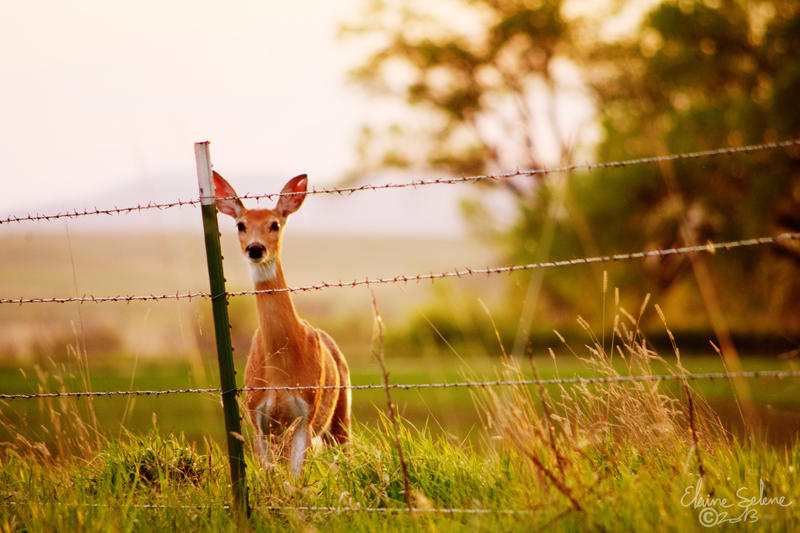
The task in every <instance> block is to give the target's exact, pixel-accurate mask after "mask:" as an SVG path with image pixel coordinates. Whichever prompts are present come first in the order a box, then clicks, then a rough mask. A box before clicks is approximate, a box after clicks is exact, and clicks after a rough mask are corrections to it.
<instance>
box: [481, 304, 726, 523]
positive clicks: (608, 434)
mask: <svg viewBox="0 0 800 533" xmlns="http://www.w3.org/2000/svg"><path fill="white" fill-rule="evenodd" d="M647 303H648V302H647V300H645V302H644V304H643V305H642V307H641V309H640V310H639V313H638V316H633V315H631V314H630V313H628V312H626V311H625V310H624V309H621V308H619V307H617V312H616V313H615V316H614V319H613V329H612V332H611V333H612V335H611V339H609V340H608V341H609V346H610V347H611V348H610V350H609V351H606V348H605V346H604V340H605V339H602V340H600V339H597V338H596V337H595V336H594V335H593V334H592V331H591V329H590V328H589V324H588V323H587V322H586V321H585V320H583V319H582V318H580V317H579V318H578V323H579V324H580V325H581V326H582V327H583V328H584V330H585V331H586V333H587V335H588V336H589V339H590V343H588V344H587V345H586V346H585V349H586V352H585V355H579V354H577V353H576V352H575V351H574V350H573V349H572V348H571V347H569V346H568V345H567V344H566V342H563V339H562V342H563V344H564V346H566V347H567V349H568V350H569V351H570V352H572V353H573V354H574V355H575V356H576V357H578V358H580V359H581V360H582V361H583V363H584V364H585V366H586V368H587V370H590V371H591V373H592V374H593V375H599V376H604V377H617V376H621V375H652V374H659V373H672V374H677V373H687V371H686V369H685V368H684V367H683V365H682V364H681V361H680V353H679V352H678V350H677V346H675V350H674V351H675V359H676V363H674V364H671V363H670V362H668V361H667V360H665V359H664V358H662V357H661V356H659V355H658V354H657V353H656V352H655V351H654V350H653V349H652V348H651V347H650V345H649V344H648V343H647V341H646V340H645V338H644V336H643V335H642V332H641V330H640V329H639V323H640V321H641V318H642V315H643V314H644V312H645V311H646V306H647ZM657 311H658V312H659V313H660V309H657ZM667 331H668V332H669V330H668V329H667ZM669 335H670V336H671V333H669ZM559 338H561V337H560V336H559ZM530 359H531V368H532V370H533V372H534V379H537V380H538V379H539V373H538V370H537V368H536V365H535V364H534V361H533V357H530ZM503 374H504V375H503V376H502V378H503V379H509V380H513V379H520V378H522V377H524V376H523V375H522V372H521V371H520V369H519V366H518V365H516V364H515V363H514V362H513V361H511V360H507V361H506V365H505V369H504V372H503ZM682 387H683V390H684V392H685V393H686V405H685V406H684V405H683V404H682V403H681V402H680V400H679V399H677V398H676V397H674V396H673V395H671V394H669V393H668V391H666V390H665V389H666V386H665V385H664V384H662V383H659V382H657V381H652V382H644V381H642V382H619V383H604V384H602V385H594V384H580V385H576V386H573V387H565V386H563V385H562V386H559V387H558V388H557V389H555V390H554V389H553V388H548V387H545V386H543V385H542V384H541V383H540V384H539V385H537V386H536V389H537V391H538V398H537V399H534V397H533V396H532V394H531V389H530V388H529V387H525V386H519V387H510V388H507V389H504V390H498V389H489V390H481V391H476V393H475V396H474V398H475V401H476V404H477V405H478V407H479V411H480V412H481V413H482V414H483V415H484V416H485V417H486V421H487V426H488V427H489V428H491V429H492V430H494V431H495V432H496V433H497V434H498V435H499V436H501V437H502V438H503V440H504V441H505V442H507V443H509V444H510V445H511V446H512V447H513V448H514V449H516V450H517V452H518V453H520V455H521V456H522V457H524V458H527V460H529V461H530V463H531V464H532V465H533V466H534V467H535V469H536V470H537V471H539V472H540V473H541V474H542V475H543V477H544V479H545V480H546V482H547V484H549V485H551V486H553V487H555V488H556V489H557V490H558V491H559V492H560V493H561V494H563V495H564V496H565V497H567V499H568V500H569V501H570V505H571V506H572V508H573V510H578V509H580V508H581V507H582V506H584V503H585V502H581V501H579V498H583V497H586V496H588V495H589V494H590V493H591V492H592V487H593V486H595V485H596V482H597V478H598V476H597V475H595V476H594V479H593V480H590V481H587V480H586V479H585V478H586V476H585V463H586V460H589V461H591V460H592V458H593V457H598V456H603V457H605V458H607V460H608V464H609V465H610V469H612V470H613V469H614V468H615V465H616V464H619V461H621V460H622V459H623V458H624V457H629V454H630V452H634V453H636V454H638V455H639V456H641V457H648V456H650V457H652V456H653V455H652V453H658V451H659V450H674V449H681V447H687V446H688V447H689V449H690V450H691V451H694V453H695V454H696V456H697V459H698V469H699V471H700V474H701V475H704V474H705V469H704V466H703V462H702V456H701V452H702V449H703V448H712V447H714V446H715V445H716V444H718V443H721V442H723V441H725V440H726V438H727V437H726V434H725V431H724V430H723V429H722V426H721V424H720V423H719V420H718V419H717V418H716V416H715V415H714V414H713V413H712V412H711V410H710V408H709V407H708V405H707V404H706V403H705V402H704V401H703V400H702V398H699V397H697V395H696V394H693V393H692V391H691V388H690V387H689V384H688V382H686V381H685V380H684V381H683V382H682ZM554 472H558V473H559V474H560V475H559V476H558V477H557V476H556V475H555V474H554ZM559 478H560V479H559ZM539 479H540V480H541V479H542V476H539ZM576 495H579V496H576Z"/></svg>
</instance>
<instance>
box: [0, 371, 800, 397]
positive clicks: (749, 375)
mask: <svg viewBox="0 0 800 533" xmlns="http://www.w3.org/2000/svg"><path fill="white" fill-rule="evenodd" d="M740 378H743V379H788V378H800V370H753V371H744V372H703V373H697V374H654V375H640V376H598V377H574V378H548V379H519V380H489V381H456V382H451V383H448V382H441V383H390V384H389V385H388V387H389V388H390V389H399V390H419V389H459V388H485V387H505V386H523V385H598V384H609V383H638V382H655V381H659V382H661V381H684V380H686V381H701V380H710V381H713V380H723V379H740ZM385 387H386V385H384V384H383V383H371V384H365V385H350V386H347V385H302V386H280V387H270V386H264V387H241V388H237V389H236V391H237V392H249V391H302V390H341V389H350V390H376V389H383V388H385ZM219 392H220V390H219V389H215V388H205V389H165V390H127V391H76V392H42V393H17V394H0V400H33V399H46V398H64V397H66V398H70V397H103V396H162V395H167V394H191V393H219Z"/></svg>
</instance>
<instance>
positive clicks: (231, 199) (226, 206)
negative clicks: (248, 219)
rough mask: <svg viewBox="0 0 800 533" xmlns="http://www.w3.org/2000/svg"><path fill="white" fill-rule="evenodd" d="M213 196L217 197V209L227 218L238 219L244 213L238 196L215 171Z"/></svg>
mask: <svg viewBox="0 0 800 533" xmlns="http://www.w3.org/2000/svg"><path fill="white" fill-rule="evenodd" d="M213 177H214V196H216V197H217V209H219V211H220V212H221V213H225V214H226V215H228V216H229V217H233V218H239V215H241V214H242V213H243V212H244V204H242V201H241V200H239V195H237V194H236V191H234V190H233V187H231V184H230V183H228V182H227V181H225V178H223V177H222V176H220V175H219V174H218V173H217V171H216V170H215V171H214V174H213Z"/></svg>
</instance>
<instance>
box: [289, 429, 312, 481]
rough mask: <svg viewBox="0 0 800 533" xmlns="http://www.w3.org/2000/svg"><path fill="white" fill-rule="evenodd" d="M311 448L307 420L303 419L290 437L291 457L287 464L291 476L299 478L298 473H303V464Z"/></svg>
mask: <svg viewBox="0 0 800 533" xmlns="http://www.w3.org/2000/svg"><path fill="white" fill-rule="evenodd" d="M310 446H311V430H310V428H309V425H308V419H307V418H303V419H302V420H300V424H299V425H298V427H297V429H296V430H295V432H294V435H292V444H291V448H292V450H291V456H290V458H289V464H290V466H291V469H292V475H293V476H294V477H299V476H300V472H302V471H303V463H304V462H305V460H306V453H307V451H308V448H309V447H310Z"/></svg>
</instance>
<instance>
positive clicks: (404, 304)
mask: <svg viewBox="0 0 800 533" xmlns="http://www.w3.org/2000/svg"><path fill="white" fill-rule="evenodd" d="M178 243H179V244H178ZM0 245H3V249H4V250H7V251H8V252H9V253H7V254H4V256H3V257H2V262H0V273H2V276H1V277H0V290H2V294H3V295H4V296H23V295H24V296H61V295H67V296H68V295H74V294H83V293H88V294H97V295H109V294H149V293H175V292H176V290H177V291H179V292H186V291H196V290H204V288H205V279H204V276H205V272H204V270H203V268H202V264H203V262H202V261H203V258H202V249H201V246H202V244H201V243H200V242H198V240H197V239H196V238H195V237H191V236H187V235H183V236H176V235H170V234H154V235H138V236H134V235H129V234H121V235H114V234H106V235H71V236H70V237H69V239H66V238H65V236H64V235H52V234H51V235H25V234H22V233H20V234H18V235H17V234H12V235H10V236H6V237H4V238H3V242H2V243H0ZM225 246H226V250H225V252H224V253H225V255H226V256H228V257H235V255H236V250H235V249H234V248H233V247H232V243H231V242H229V241H226V242H225ZM284 255H285V261H286V263H287V271H288V272H290V283H291V284H298V285H299V284H305V283H312V282H316V281H320V280H321V279H325V280H329V281H330V280H339V279H343V280H351V279H357V278H361V277H364V276H367V275H368V276H370V277H377V276H382V275H395V274H398V273H408V272H416V271H418V270H419V269H422V268H424V269H426V270H437V269H438V270H447V269H451V268H454V267H457V266H466V265H480V264H491V263H493V262H494V261H495V260H494V259H493V255H492V253H491V252H490V251H489V250H487V249H486V248H484V247H481V246H478V245H475V244H473V243H464V242H442V241H435V240H423V239H416V240H410V239H409V240H402V239H401V240H397V239H395V240H393V241H392V242H386V241H384V240H381V239H373V240H363V239H355V238H351V239H347V238H338V239H334V238H320V237H304V236H293V237H292V238H289V239H287V244H286V249H285V250H284ZM153 257H157V258H158V260H156V261H154V260H153ZM322 258H324V264H325V272H324V275H320V267H319V265H320V262H321V261H322V260H323V259H322ZM353 264H356V265H358V266H357V267H356V268H355V269H354V268H353V266H352V265H353ZM187 265H192V267H191V268H189V267H188V266H187ZM197 265H201V266H200V267H198V266H197ZM226 269H227V276H228V278H229V280H230V287H231V288H233V289H237V288H247V287H248V283H247V279H246V272H245V269H244V267H243V265H240V264H238V261H229V262H228V263H226ZM460 283H462V285H459V291H462V292H463V294H465V295H467V296H465V297H467V298H469V297H472V296H469V295H473V294H474V295H477V296H475V297H476V298H477V297H478V296H479V297H480V298H481V299H482V301H485V302H487V306H488V307H490V308H491V307H492V306H493V304H494V303H495V301H496V300H495V298H496V296H497V293H498V292H499V290H498V289H499V287H500V286H501V285H499V283H501V281H498V280H496V279H481V280H478V279H475V280H461V281H460ZM375 294H376V298H377V301H378V304H379V306H380V309H381V312H382V313H383V314H384V318H385V319H386V323H387V326H388V328H389V333H391V331H392V329H393V328H397V329H402V327H403V324H404V320H405V319H406V318H407V316H408V315H409V314H415V313H419V314H420V315H422V316H423V318H424V315H425V311H424V305H423V304H424V303H425V302H427V301H428V300H429V299H430V298H432V296H431V289H430V285H428V284H411V285H409V286H408V287H405V288H403V287H384V288H377V289H376V290H375ZM369 301H370V293H369V291H367V290H365V289H363V290H362V289H358V290H350V289H332V290H330V291H321V292H318V293H311V294H303V295H299V297H298V298H297V303H298V307H299V309H300V312H301V314H303V316H306V317H309V318H310V320H311V321H312V322H314V323H316V324H319V325H323V326H324V327H325V328H326V329H328V330H329V331H331V332H332V333H333V334H334V336H335V337H336V338H337V340H338V341H339V342H340V344H341V345H342V347H343V348H344V351H345V353H346V354H347V355H348V358H349V360H350V364H351V367H352V371H353V377H352V380H353V383H354V384H376V383H380V382H381V374H380V371H379V369H378V367H377V365H376V362H375V360H374V358H373V357H372V355H371V349H372V348H371V347H372V343H371V337H372V321H373V316H372V313H371V311H370V308H369ZM249 304H251V302H248V301H247V300H246V299H245V298H242V299H239V300H236V299H234V300H232V305H231V313H232V318H233V323H234V329H233V332H234V344H235V346H236V354H237V357H236V364H237V368H238V369H239V372H240V375H241V369H242V367H243V364H244V357H243V353H244V352H246V350H247V344H248V338H249V334H250V331H251V328H252V327H253V325H254V324H253V317H252V309H250V307H249ZM207 305H208V304H207V302H205V301H203V300H200V301H192V302H185V301H179V302H175V301H165V302H148V303H131V304H91V305H88V304H84V305H77V304H63V305H52V304H31V305H23V306H10V305H6V306H3V307H2V308H0V313H2V314H0V319H1V320H2V322H1V323H0V329H1V330H2V331H0V333H2V337H3V338H4V339H5V340H4V342H5V344H4V345H3V346H2V347H0V349H2V353H3V354H4V361H3V362H2V364H0V391H1V392H3V393H23V392H24V393H28V392H38V391H44V390H54V391H55V390H88V389H90V390H95V391H105V390H147V389H150V390H158V389H169V388H189V387H197V388H205V387H211V388H213V387H215V386H217V385H218V384H217V378H216V370H215V361H214V358H213V351H212V344H211V339H209V338H208V333H207V332H208V331H210V322H209V320H208V316H207V315H208V314H209V310H208V308H207ZM486 320H487V322H490V318H488V317H487V319H486ZM629 327H630V330H631V331H634V332H635V325H634V324H629ZM618 336H619V339H618V343H619V344H620V345H623V346H625V347H626V350H627V351H626V353H627V354H628V357H627V358H626V359H622V358H619V357H616V356H614V357H611V358H608V354H606V353H605V352H606V350H607V349H608V348H609V345H610V338H608V339H605V340H603V341H600V342H597V343H595V342H594V341H593V340H592V337H591V333H590V332H589V331H587V332H586V337H585V339H584V340H583V341H582V342H579V343H572V341H570V343H571V344H570V345H571V348H568V347H566V346H564V345H563V344H562V343H561V342H560V341H559V340H558V338H557V337H556V336H555V335H553V338H552V348H553V350H554V353H555V354H556V357H555V358H551V357H550V356H548V355H547V353H546V352H543V351H537V353H536V354H535V356H534V358H533V362H534V364H535V366H536V369H537V370H538V373H539V375H540V377H542V378H551V377H572V376H575V375H580V376H592V375H597V374H598V373H600V374H602V375H626V374H629V373H638V374H642V373H669V372H674V371H676V368H677V367H676V364H677V361H676V360H675V356H674V354H672V353H670V352H669V351H666V352H662V353H661V356H662V357H663V358H664V360H661V359H658V358H654V354H652V353H651V352H649V348H645V347H644V345H640V344H639V342H640V341H641V338H640V334H639V333H638V332H637V333H635V335H633V336H632V337H628V338H623V337H625V335H624V334H623V333H622V332H618ZM584 344H585V345H588V346H584ZM414 346H416V345H413V344H408V345H404V344H403V343H400V342H394V343H393V344H392V343H389V344H388V345H387V350H386V352H385V359H386V364H387V367H388V369H389V372H390V375H389V380H390V382H392V383H431V382H454V381H463V380H465V379H481V380H483V379H496V378H497V377H499V376H501V377H502V376H506V377H508V376H511V377H514V376H517V377H520V376H524V377H528V378H529V377H531V376H532V368H531V366H530V365H529V362H528V361H516V364H518V365H519V366H520V367H521V369H520V370H518V371H509V368H508V366H507V365H506V364H505V362H504V361H503V360H502V359H501V358H500V357H499V354H500V352H501V351H502V347H501V346H500V344H499V343H496V344H494V345H489V346H480V347H475V346H465V345H453V346H450V347H447V346H441V345H433V344H432V345H426V346H423V347H422V349H419V350H418V351H415V348H414ZM571 350H574V352H575V353H572V352H571ZM512 362H513V361H512ZM743 363H744V367H745V369H748V370H750V369H752V370H758V369H765V368H769V369H783V370H795V369H796V368H795V365H794V362H793V360H792V359H787V360H775V359H774V358H767V357H764V356H761V357H759V356H757V355H756V356H751V357H747V358H746V359H745V360H744V361H743ZM682 364H683V365H684V366H685V367H686V369H687V370H689V371H691V372H709V371H720V370H724V368H723V366H722V364H721V363H720V361H719V359H718V358H717V357H715V356H714V354H713V352H712V351H711V350H709V351H708V352H706V353H698V354H691V355H685V354H684V357H683V360H682ZM509 372H511V373H510V374H509ZM749 385H750V388H751V391H752V394H753V397H754V404H755V406H756V407H757V411H758V414H759V418H760V420H761V423H760V424H759V426H758V427H757V428H754V427H752V426H750V427H749V430H747V431H746V430H745V427H744V425H743V423H742V417H741V415H740V413H739V409H738V407H737V405H736V403H735V401H734V394H733V391H732V389H731V385H730V384H729V383H728V382H725V381H698V382H692V383H691V386H692V390H693V392H692V397H693V398H694V404H693V405H694V406H696V407H690V406H689V405H688V404H687V401H686V399H687V397H686V391H685V390H684V388H683V386H682V384H681V383H662V384H659V385H658V386H655V385H652V384H641V386H639V385H619V386H613V387H612V386H589V387H575V388H565V389H561V388H559V387H556V386H548V387H546V388H545V389H544V391H539V390H538V389H537V388H535V387H530V388H514V387H504V388H497V389H485V390H484V389H480V390H467V389H428V390H409V391H404V390H393V391H392V399H393V401H394V403H395V404H396V405H397V407H398V411H399V414H400V416H401V421H402V425H401V439H400V440H401V444H402V446H403V450H404V455H405V458H406V463H407V467H408V476H409V486H410V488H411V491H410V493H409V494H408V500H407V498H406V496H407V494H406V491H405V489H404V482H403V476H402V474H401V472H402V469H401V468H400V463H399V458H398V455H397V453H396V442H395V441H394V437H393V432H392V430H391V423H390V421H389V420H388V419H387V418H386V414H385V413H386V398H385V393H384V391H382V390H374V391H354V395H353V398H354V409H353V411H354V418H355V419H356V428H355V431H354V436H353V441H354V442H353V444H352V445H351V447H350V448H349V449H348V450H347V451H344V452H343V451H342V450H337V449H333V450H320V451H318V452H317V453H315V454H313V456H312V458H311V460H310V462H309V464H308V466H307V468H306V470H305V473H304V476H303V478H302V479H299V480H295V479H293V478H292V477H291V475H290V474H289V473H288V472H287V471H286V469H285V468H284V465H283V464H279V465H278V466H277V467H276V468H274V469H273V470H269V471H265V470H264V469H263V468H262V467H260V466H259V465H256V464H254V463H253V458H252V456H251V455H250V447H249V438H248V439H247V440H246V441H247V442H248V444H247V450H248V461H249V464H248V476H249V478H248V484H249V486H250V490H251V504H252V508H253V514H252V517H251V524H252V525H253V527H254V528H255V529H257V530H273V529H277V528H287V527H289V528H292V529H303V530H308V531H314V530H337V531H338V530H359V531H385V530H403V529H408V530H418V529H423V528H430V529H432V530H437V529H442V530H448V531H449V530H465V531H466V530H475V529H479V530H482V529H486V530H519V531H530V530H536V529H539V528H542V529H545V530H561V531H574V530H583V529H597V530H602V529H605V530H614V531H616V530H623V531H626V530H630V531H633V530H636V531H641V530H650V529H653V530H665V531H667V530H670V531H673V530H681V531H684V530H693V529H698V530H699V529H703V528H702V527H701V524H700V522H699V516H700V514H701V512H705V513H706V516H708V515H709V513H712V511H713V512H716V513H717V514H716V515H715V516H716V519H717V523H718V524H719V526H720V527H722V528H725V527H728V528H730V527H735V525H734V524H733V523H729V521H730V520H732V519H735V518H737V517H739V518H741V521H745V522H749V523H750V527H751V528H752V529H754V530H764V531H782V530H792V529H796V528H797V527H798V525H800V512H798V508H797V506H796V505H794V504H792V505H781V504H780V503H778V502H777V501H776V500H774V499H773V500H769V501H768V502H766V503H765V502H762V501H761V500H758V501H757V502H755V503H753V502H750V504H751V505H749V507H748V506H747V505H744V506H741V505H739V504H740V503H742V501H740V499H739V496H737V492H736V491H737V490H739V489H743V491H740V494H745V495H748V496H753V495H755V496H758V494H759V490H760V487H761V483H762V482H763V484H764V486H765V489H764V491H765V494H766V495H767V496H769V497H770V498H779V497H781V496H783V497H785V500H782V501H783V502H784V503H787V502H790V501H791V502H794V501H797V499H798V497H800V485H799V484H798V483H797V482H796V481H797V473H796V468H797V464H798V458H800V445H798V444H797V439H796V437H797V431H798V427H800V400H798V397H797V395H796V392H795V391H796V381H794V380H759V381H751V382H750V384H749ZM690 414H691V415H693V416H694V417H695V426H696V427H691V431H690V424H689V423H688V420H689V415H690ZM0 417H1V418H0V421H1V422H2V423H0V442H2V443H3V444H4V450H3V452H2V455H0V499H2V502H1V503H0V528H3V530H4V531H16V530H75V529H83V530H131V529H133V530H165V529H167V530H169V529H181V530H187V529H191V530H214V531H225V530H236V529H237V528H238V527H239V526H238V525H237V523H236V522H235V521H234V519H233V518H232V514H231V512H230V511H229V509H226V508H225V506H226V505H228V504H230V487H229V485H228V478H227V466H226V465H227V463H226V457H225V456H224V453H223V452H224V450H222V449H221V448H220V446H221V444H220V443H221V442H223V441H222V436H223V423H222V417H221V409H220V405H219V398H218V396H216V395H214V394H181V395H170V396H165V397H149V396H136V397H124V398H119V397H117V398H97V399H93V400H86V399H70V400H37V401H29V400H11V401H7V402H5V403H4V404H0ZM723 428H724V429H723ZM249 431H250V430H249V428H246V433H248V435H249ZM548 435H549V436H548ZM246 437H247V435H246ZM698 457H699V458H700V462H698ZM701 463H702V467H701V466H700V464H701ZM700 468H703V476H702V479H703V481H702V483H703V484H704V485H703V486H702V487H701V488H699V489H698V490H697V493H698V494H700V495H702V496H707V497H708V498H709V499H711V498H712V495H713V498H717V500H716V501H715V502H700V503H706V504H708V505H701V504H700V503H698V505H697V506H693V505H692V504H690V505H687V499H686V497H685V494H686V491H687V488H691V487H696V486H697V485H696V484H697V482H698V480H699V479H700V477H701V476H700V472H701V471H700ZM721 498H727V502H734V504H735V507H734V508H733V510H731V509H727V508H726V507H725V506H724V505H721V504H720V501H719V499H721ZM690 499H691V498H690ZM408 503H411V505H412V506H413V507H415V508H418V509H420V510H419V511H418V512H415V513H414V514H413V515H411V516H409V515H408V513H407V512H403V511H402V509H403V508H404V507H405V506H406V505H407V504H408ZM744 503H747V502H744ZM298 506H299V507H317V508H319V507H337V508H338V507H346V508H348V509H350V508H353V507H356V506H360V507H361V508H362V510H361V511H354V510H348V511H345V512H334V511H331V510H327V511H326V510H320V509H316V510H314V509H298V510H292V509H286V507H298ZM367 508H369V509H372V510H364V509H367ZM437 509H439V510H442V509H457V510H465V509H466V510H469V509H480V510H485V511H486V512H481V513H468V512H459V511H453V512H447V511H439V512H436V510H437ZM707 509H711V510H712V511H708V510H707ZM504 511H513V512H508V513H506V512H504ZM734 511H736V512H734ZM745 511H746V513H745ZM722 512H728V514H727V515H725V516H722V515H721V514H720V513H722ZM743 513H745V514H744V515H743Z"/></svg>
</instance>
